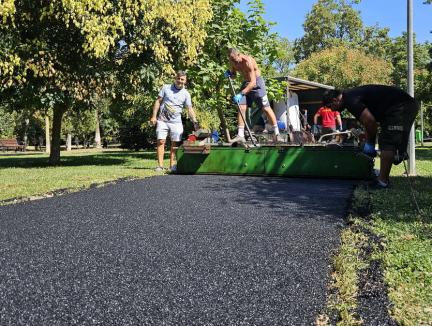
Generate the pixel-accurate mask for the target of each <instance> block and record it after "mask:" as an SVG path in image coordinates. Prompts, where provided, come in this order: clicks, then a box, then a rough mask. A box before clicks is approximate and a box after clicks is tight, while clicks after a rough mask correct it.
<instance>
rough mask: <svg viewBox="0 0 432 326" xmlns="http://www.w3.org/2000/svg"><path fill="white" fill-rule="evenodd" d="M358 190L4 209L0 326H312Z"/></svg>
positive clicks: (99, 191) (187, 193)
mask: <svg viewBox="0 0 432 326" xmlns="http://www.w3.org/2000/svg"><path fill="white" fill-rule="evenodd" d="M353 185H354V183H353V182H351V181H335V180H311V179H280V178H261V177H233V176H230V177H228V176H181V175H169V176H160V177H153V178H148V179H143V180H137V181H128V182H121V183H118V184H113V185H108V186H105V187H102V188H96V189H90V190H87V191H82V192H78V193H72V194H67V195H64V196H59V197H53V198H49V199H43V200H36V201H32V202H26V203H22V204H16V205H9V206H4V207H0V325H312V324H314V322H315V320H316V317H317V316H318V314H319V313H320V312H321V311H322V310H323V308H324V305H325V300H326V294H327V284H328V277H329V265H330V256H331V254H332V253H333V251H334V250H335V249H337V246H338V244H339V233H340V230H341V227H342V226H343V223H344V222H343V217H344V215H345V214H346V209H347V205H348V199H349V197H350V195H351V194H352V190H353Z"/></svg>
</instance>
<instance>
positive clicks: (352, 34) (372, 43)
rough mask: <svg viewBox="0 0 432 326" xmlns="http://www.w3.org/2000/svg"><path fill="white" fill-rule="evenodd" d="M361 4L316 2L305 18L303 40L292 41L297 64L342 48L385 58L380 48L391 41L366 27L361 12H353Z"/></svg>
mask: <svg viewBox="0 0 432 326" xmlns="http://www.w3.org/2000/svg"><path fill="white" fill-rule="evenodd" d="M360 1H361V0H351V1H346V0H318V2H317V3H315V4H314V5H313V7H312V10H311V11H310V12H309V13H308V14H307V15H306V20H305V22H304V24H303V27H304V31H305V34H304V36H303V37H301V38H299V39H297V40H296V41H295V58H296V61H297V62H300V61H301V60H303V59H307V58H309V57H310V56H311V54H312V53H315V52H319V51H321V50H324V49H329V48H332V47H337V46H342V45H344V46H348V47H352V48H359V49H361V50H362V51H364V52H366V53H371V54H374V55H379V56H384V55H385V53H383V48H384V46H385V45H386V44H388V43H389V41H390V38H389V36H388V31H389V30H388V29H387V28H383V29H381V28H379V27H378V26H369V27H365V26H364V25H363V21H362V19H361V17H360V12H359V11H357V10H355V9H354V8H353V5H354V4H358V3H360Z"/></svg>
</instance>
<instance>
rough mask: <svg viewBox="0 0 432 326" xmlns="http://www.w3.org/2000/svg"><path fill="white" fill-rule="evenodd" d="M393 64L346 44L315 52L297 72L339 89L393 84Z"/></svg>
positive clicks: (296, 73)
mask: <svg viewBox="0 0 432 326" xmlns="http://www.w3.org/2000/svg"><path fill="white" fill-rule="evenodd" d="M391 72H392V66H391V64H390V63H388V62H387V61H385V60H383V59H380V58H377V57H374V56H371V55H368V54H366V53H365V52H363V51H360V50H357V49H348V48H346V47H344V46H340V47H335V48H332V49H326V50H323V51H321V52H318V53H314V54H312V55H311V56H310V58H309V59H307V60H304V61H302V62H300V63H299V64H298V65H297V66H296V68H295V70H294V72H293V75H294V76H296V77H299V78H304V79H308V80H313V81H316V82H320V83H324V84H328V85H333V86H335V87H338V88H346V87H354V86H359V85H362V84H374V83H375V84H389V83H391Z"/></svg>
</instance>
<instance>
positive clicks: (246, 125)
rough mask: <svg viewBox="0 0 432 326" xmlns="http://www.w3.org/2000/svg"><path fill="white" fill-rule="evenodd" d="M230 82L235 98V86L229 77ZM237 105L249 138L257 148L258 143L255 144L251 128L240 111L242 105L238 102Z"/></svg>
mask: <svg viewBox="0 0 432 326" xmlns="http://www.w3.org/2000/svg"><path fill="white" fill-rule="evenodd" d="M228 80H229V84H230V88H231V92H232V93H233V96H235V95H236V93H235V90H234V86H233V84H232V79H231V77H228ZM236 104H237V109H238V112H239V113H240V116H241V118H242V120H243V123H244V125H245V127H246V130H247V132H248V134H249V138H250V139H251V142H252V144H253V145H254V146H256V142H255V140H254V138H253V136H252V133H251V131H250V128H249V125H248V124H247V122H246V119H245V117H244V114H243V112H242V110H241V109H240V104H238V103H237V102H236Z"/></svg>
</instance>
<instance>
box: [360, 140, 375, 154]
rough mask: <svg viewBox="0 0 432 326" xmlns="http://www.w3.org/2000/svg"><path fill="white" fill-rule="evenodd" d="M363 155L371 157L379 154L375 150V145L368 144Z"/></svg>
mask: <svg viewBox="0 0 432 326" xmlns="http://www.w3.org/2000/svg"><path fill="white" fill-rule="evenodd" d="M363 153H364V154H366V155H367V156H370V157H375V156H377V152H376V150H375V144H374V143H369V142H368V143H366V144H365V145H364V147H363Z"/></svg>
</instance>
